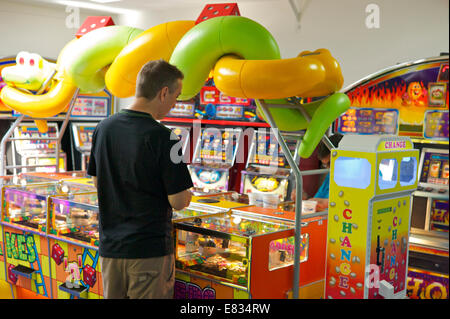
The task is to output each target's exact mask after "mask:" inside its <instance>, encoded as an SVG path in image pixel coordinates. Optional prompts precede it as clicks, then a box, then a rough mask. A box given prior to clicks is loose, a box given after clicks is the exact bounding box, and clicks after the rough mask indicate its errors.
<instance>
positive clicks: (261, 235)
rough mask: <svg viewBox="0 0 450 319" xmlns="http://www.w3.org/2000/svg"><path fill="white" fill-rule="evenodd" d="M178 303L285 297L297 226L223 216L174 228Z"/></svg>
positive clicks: (244, 216) (234, 214) (229, 214)
mask: <svg viewBox="0 0 450 319" xmlns="http://www.w3.org/2000/svg"><path fill="white" fill-rule="evenodd" d="M174 227H175V232H176V239H177V240H176V252H175V256H176V257H175V265H176V267H177V279H176V282H175V298H179V299H185V298H188V299H194V298H196V299H197V298H200V299H247V298H286V297H287V295H288V292H289V290H290V289H291V288H292V282H291V280H289V275H288V273H289V272H291V271H292V265H293V244H292V243H293V231H294V228H293V223H292V222H290V221H281V220H278V221H277V220H273V219H269V218H264V217H263V216H250V215H247V214H243V213H238V212H225V213H221V214H216V215H214V216H202V217H198V218H195V219H194V220H190V221H180V222H176V223H175V224H174Z"/></svg>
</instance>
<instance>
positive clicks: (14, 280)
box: [8, 264, 18, 284]
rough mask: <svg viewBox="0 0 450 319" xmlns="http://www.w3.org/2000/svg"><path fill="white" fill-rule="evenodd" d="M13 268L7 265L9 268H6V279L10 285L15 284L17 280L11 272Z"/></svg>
mask: <svg viewBox="0 0 450 319" xmlns="http://www.w3.org/2000/svg"><path fill="white" fill-rule="evenodd" d="M14 267H15V266H14V265H11V264H9V266H8V279H9V281H10V282H11V283H13V284H16V282H17V279H18V278H17V275H15V274H14V273H13V272H12V269H13V268H14Z"/></svg>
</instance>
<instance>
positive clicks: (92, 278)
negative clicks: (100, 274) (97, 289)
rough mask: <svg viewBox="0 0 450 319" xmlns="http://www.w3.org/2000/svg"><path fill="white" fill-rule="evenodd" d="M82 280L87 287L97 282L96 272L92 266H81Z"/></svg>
mask: <svg viewBox="0 0 450 319" xmlns="http://www.w3.org/2000/svg"><path fill="white" fill-rule="evenodd" d="M83 281H84V282H85V283H86V284H88V285H89V287H91V288H92V287H94V285H95V283H96V282H97V273H96V271H95V269H94V268H92V266H90V265H86V266H84V268H83Z"/></svg>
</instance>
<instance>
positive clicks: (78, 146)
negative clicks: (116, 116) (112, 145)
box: [70, 89, 115, 171]
mask: <svg viewBox="0 0 450 319" xmlns="http://www.w3.org/2000/svg"><path fill="white" fill-rule="evenodd" d="M114 110H115V99H114V96H113V95H112V94H110V93H109V91H108V90H106V89H105V90H103V91H102V92H99V93H97V94H89V95H81V94H79V95H78V97H77V99H76V100H75V105H74V107H73V110H72V113H71V116H70V122H71V131H70V135H71V143H70V148H71V154H72V158H71V160H72V168H73V170H82V171H86V170H87V166H88V163H89V155H90V152H91V144H92V134H93V133H94V130H95V127H96V126H97V124H98V123H99V122H100V121H101V120H102V119H105V118H107V117H108V116H110V115H112V114H113V113H114Z"/></svg>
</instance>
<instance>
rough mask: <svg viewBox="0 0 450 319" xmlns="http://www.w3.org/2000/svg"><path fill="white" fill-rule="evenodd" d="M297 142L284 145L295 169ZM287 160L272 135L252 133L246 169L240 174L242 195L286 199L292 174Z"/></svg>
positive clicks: (263, 132) (259, 131) (266, 130)
mask: <svg viewBox="0 0 450 319" xmlns="http://www.w3.org/2000/svg"><path fill="white" fill-rule="evenodd" d="M299 144H300V142H299V141H298V140H291V141H287V145H288V147H289V150H290V151H291V153H292V154H294V159H295V160H296V163H297V165H298V154H297V149H298V146H299ZM291 172H292V171H291V168H290V166H289V163H288V161H287V160H286V157H285V156H284V154H283V151H282V149H281V146H280V145H279V143H278V141H277V140H276V138H275V136H274V135H273V133H270V130H268V129H261V128H260V129H258V130H255V131H254V133H253V138H252V143H251V144H250V150H249V154H248V157H247V167H246V169H245V171H242V172H241V189H240V192H241V193H242V194H249V193H258V194H276V195H278V199H279V201H280V202H282V201H284V200H285V199H286V197H287V195H288V188H289V187H288V186H289V177H290V174H291Z"/></svg>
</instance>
